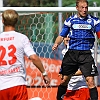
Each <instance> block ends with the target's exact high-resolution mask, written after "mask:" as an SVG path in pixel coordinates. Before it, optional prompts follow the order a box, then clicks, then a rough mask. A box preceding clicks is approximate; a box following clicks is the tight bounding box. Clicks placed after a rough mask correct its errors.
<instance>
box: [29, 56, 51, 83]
mask: <svg viewBox="0 0 100 100" xmlns="http://www.w3.org/2000/svg"><path fill="white" fill-rule="evenodd" d="M30 59H31V60H32V62H33V64H34V65H35V66H36V67H37V68H38V69H39V70H40V72H41V73H42V75H43V79H44V81H45V83H46V85H49V84H50V79H49V77H48V75H47V73H46V71H45V69H44V67H43V65H42V62H41V60H40V59H39V57H38V56H37V55H36V54H33V55H31V56H30Z"/></svg>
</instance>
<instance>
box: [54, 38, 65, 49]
mask: <svg viewBox="0 0 100 100" xmlns="http://www.w3.org/2000/svg"><path fill="white" fill-rule="evenodd" d="M62 41H63V37H62V36H58V37H57V38H56V41H55V43H54V45H53V47H52V50H56V49H57V47H58V46H59V45H60V44H61V43H62Z"/></svg>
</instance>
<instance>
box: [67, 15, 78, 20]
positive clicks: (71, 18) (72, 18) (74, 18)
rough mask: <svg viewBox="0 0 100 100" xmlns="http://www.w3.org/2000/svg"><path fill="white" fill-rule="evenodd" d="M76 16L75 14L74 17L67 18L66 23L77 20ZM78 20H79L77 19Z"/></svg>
mask: <svg viewBox="0 0 100 100" xmlns="http://www.w3.org/2000/svg"><path fill="white" fill-rule="evenodd" d="M77 18H78V17H77V14H75V15H72V16H70V17H68V18H67V19H66V22H68V21H73V20H77ZM78 20H79V19H78Z"/></svg>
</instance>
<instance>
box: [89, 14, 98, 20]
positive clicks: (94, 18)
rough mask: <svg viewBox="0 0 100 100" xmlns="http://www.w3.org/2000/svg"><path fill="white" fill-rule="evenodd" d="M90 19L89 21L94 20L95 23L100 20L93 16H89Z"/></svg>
mask: <svg viewBox="0 0 100 100" xmlns="http://www.w3.org/2000/svg"><path fill="white" fill-rule="evenodd" d="M88 18H89V19H93V20H95V21H98V20H99V18H98V17H95V16H93V15H88Z"/></svg>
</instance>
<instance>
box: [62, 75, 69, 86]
mask: <svg viewBox="0 0 100 100" xmlns="http://www.w3.org/2000/svg"><path fill="white" fill-rule="evenodd" d="M68 82H69V80H68V76H65V75H64V76H62V80H61V84H62V85H66V84H67V83H68Z"/></svg>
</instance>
